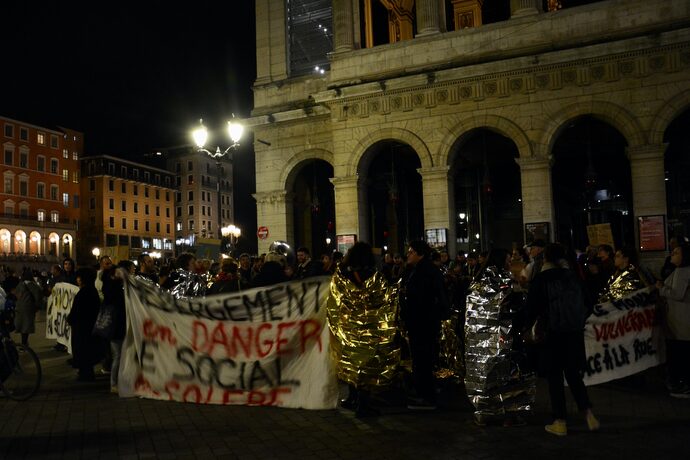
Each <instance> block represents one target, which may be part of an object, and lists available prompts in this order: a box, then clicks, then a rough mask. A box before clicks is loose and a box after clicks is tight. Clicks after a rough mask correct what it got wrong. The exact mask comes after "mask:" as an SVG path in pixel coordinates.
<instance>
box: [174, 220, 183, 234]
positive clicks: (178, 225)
mask: <svg viewBox="0 0 690 460" xmlns="http://www.w3.org/2000/svg"><path fill="white" fill-rule="evenodd" d="M175 230H176V231H178V232H181V231H182V222H178V223H176V224H175Z"/></svg>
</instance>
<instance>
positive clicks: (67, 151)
mask: <svg viewBox="0 0 690 460" xmlns="http://www.w3.org/2000/svg"><path fill="white" fill-rule="evenodd" d="M62 158H69V150H67V149H62Z"/></svg>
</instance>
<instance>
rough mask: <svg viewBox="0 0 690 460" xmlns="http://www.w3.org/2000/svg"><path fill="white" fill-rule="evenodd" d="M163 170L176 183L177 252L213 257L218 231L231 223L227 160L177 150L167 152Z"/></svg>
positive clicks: (186, 150)
mask: <svg viewBox="0 0 690 460" xmlns="http://www.w3.org/2000/svg"><path fill="white" fill-rule="evenodd" d="M228 155H230V154H228ZM167 168H168V169H169V170H170V171H172V172H173V173H174V174H175V180H176V182H175V185H176V195H175V240H176V243H177V247H178V252H180V251H186V250H192V251H194V252H195V253H196V254H197V255H198V256H199V257H215V255H216V254H217V253H218V249H219V243H220V240H219V234H218V229H219V228H222V227H225V226H227V225H230V224H233V223H234V207H233V184H232V161H231V158H228V157H227V156H226V157H223V158H220V159H218V160H216V159H214V158H211V157H210V156H208V155H206V154H204V153H200V152H198V151H197V150H195V149H180V150H177V151H175V152H172V151H171V152H169V154H168V158H167ZM219 183H220V188H218V184H219ZM219 197H220V205H219ZM219 211H220V212H219Z"/></svg>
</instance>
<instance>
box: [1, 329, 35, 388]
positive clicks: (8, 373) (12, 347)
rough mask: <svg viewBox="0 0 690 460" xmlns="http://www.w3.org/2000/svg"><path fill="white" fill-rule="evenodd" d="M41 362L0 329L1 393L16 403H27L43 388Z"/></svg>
mask: <svg viewBox="0 0 690 460" xmlns="http://www.w3.org/2000/svg"><path fill="white" fill-rule="evenodd" d="M41 377H42V373H41V362H40V361H39V360H38V356H37V355H36V353H35V352H34V351H33V350H32V349H31V348H29V347H28V346H26V345H21V344H18V343H14V341H13V340H12V337H10V334H9V332H8V331H7V330H6V329H5V328H4V327H0V391H2V393H4V394H5V396H7V397H8V398H10V399H13V400H15V401H26V400H27V399H29V398H31V397H32V396H33V395H35V394H36V392H37V391H38V388H39V387H40V386H41Z"/></svg>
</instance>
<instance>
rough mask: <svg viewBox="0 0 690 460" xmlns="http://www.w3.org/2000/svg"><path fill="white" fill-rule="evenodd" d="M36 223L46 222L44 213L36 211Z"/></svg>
mask: <svg viewBox="0 0 690 460" xmlns="http://www.w3.org/2000/svg"><path fill="white" fill-rule="evenodd" d="M37 217H38V221H39V222H43V221H45V220H46V212H45V211H43V210H40V211H38V216H37Z"/></svg>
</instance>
